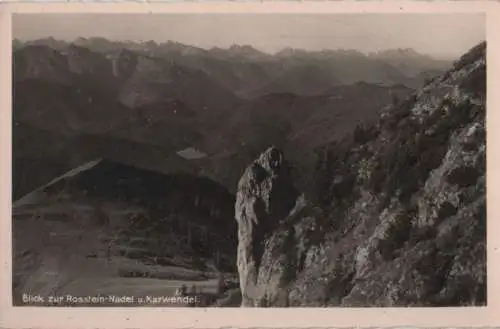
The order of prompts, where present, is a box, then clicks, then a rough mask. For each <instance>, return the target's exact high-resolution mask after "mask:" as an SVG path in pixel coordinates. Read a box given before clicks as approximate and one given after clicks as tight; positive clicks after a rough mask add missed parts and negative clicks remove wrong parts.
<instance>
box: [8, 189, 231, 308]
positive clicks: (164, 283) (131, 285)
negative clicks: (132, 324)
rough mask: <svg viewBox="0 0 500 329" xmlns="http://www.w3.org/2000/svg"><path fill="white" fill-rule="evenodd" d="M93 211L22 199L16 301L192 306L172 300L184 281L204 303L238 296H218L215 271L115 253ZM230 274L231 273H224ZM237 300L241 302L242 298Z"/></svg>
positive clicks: (17, 214)
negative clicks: (88, 300)
mask: <svg viewBox="0 0 500 329" xmlns="http://www.w3.org/2000/svg"><path fill="white" fill-rule="evenodd" d="M35 199H36V198H35ZM25 201H26V199H25ZM91 210H92V207H90V206H88V205H81V204H72V203H67V204H64V203H59V204H57V205H45V206H44V205H41V204H40V203H37V206H33V205H30V203H29V202H24V203H23V204H22V205H18V206H17V207H14V210H13V218H14V220H13V258H14V259H13V266H14V271H13V302H14V305H19V306H20V305H31V306H34V305H37V302H28V303H26V297H27V296H28V295H29V296H32V297H33V296H41V297H43V298H44V303H42V304H43V305H49V297H50V296H52V298H54V297H60V299H61V301H60V302H59V303H55V304H52V305H55V306H104V305H106V306H113V305H114V306H127V303H118V304H117V303H116V301H115V302H113V301H112V300H110V299H109V298H108V299H107V302H106V303H103V302H101V301H100V302H99V303H98V304H94V305H92V303H90V304H88V303H86V302H82V301H76V302H69V299H68V296H72V300H75V298H78V297H86V296H91V297H96V296H125V297H132V296H133V297H134V298H135V300H136V301H137V299H138V298H140V297H143V298H144V300H151V298H152V297H167V299H165V300H164V301H163V302H160V304H159V305H158V304H154V303H149V304H150V305H148V303H147V302H146V303H145V304H141V306H162V307H168V306H175V307H184V306H189V305H188V304H187V303H186V302H185V301H182V300H181V301H179V300H177V301H173V300H172V299H171V297H173V296H175V291H176V290H177V289H178V288H179V287H181V286H182V285H185V286H186V287H187V290H188V291H190V289H192V287H193V286H194V287H196V294H197V296H199V298H198V299H196V300H197V302H198V303H200V306H205V304H213V303H221V302H220V301H217V300H218V299H223V300H226V303H227V301H229V302H231V300H232V299H234V298H231V297H230V296H229V295H232V294H233V295H234V291H233V292H231V291H227V292H226V293H225V294H220V295H218V294H217V283H218V280H217V273H216V270H215V269H210V268H209V269H208V270H205V271H201V270H198V269H192V268H186V267H182V266H162V265H154V264H149V265H148V264H146V263H145V262H143V261H142V260H140V259H138V260H135V259H131V258H128V257H124V256H121V255H120V254H118V255H117V254H116V252H115V251H116V250H115V249H116V246H113V245H112V243H110V242H109V241H112V239H110V238H111V237H110V236H109V234H111V230H108V231H107V230H106V228H103V227H102V226H99V225H96V224H95V223H94V221H93V218H91V216H92V211H91ZM116 212H118V211H116ZM121 214H122V215H123V214H124V212H123V211H122V212H121ZM113 232H116V231H113ZM138 276H139V277H138ZM228 276H231V274H226V275H225V277H228ZM23 294H24V301H23ZM236 295H238V294H236ZM52 301H53V300H52ZM156 301H158V300H156ZM38 303H40V302H38ZM233 303H235V305H234V306H239V303H238V301H236V302H234V301H233ZM135 305H137V304H135ZM224 306H231V305H224Z"/></svg>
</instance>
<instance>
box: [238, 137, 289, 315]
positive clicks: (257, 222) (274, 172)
mask: <svg viewBox="0 0 500 329" xmlns="http://www.w3.org/2000/svg"><path fill="white" fill-rule="evenodd" d="M296 196H297V195H296V191H295V190H294V187H293V185H292V184H291V180H290V177H289V174H288V171H287V164H286V162H285V159H284V156H283V153H282V152H281V151H279V150H278V149H276V148H275V147H271V148H269V149H268V150H266V151H265V152H264V153H262V154H261V155H260V157H259V158H258V159H257V160H256V161H254V162H253V163H252V164H251V165H250V166H249V167H248V168H247V170H246V171H245V173H244V174H243V177H242V178H241V180H240V182H239V184H238V193H237V197H236V206H235V214H236V220H237V222H238V238H239V245H238V271H239V274H240V287H241V291H242V294H243V300H242V303H243V305H249V306H250V305H253V303H254V301H255V300H259V299H260V298H261V297H262V295H263V294H265V291H261V290H260V289H259V285H258V282H257V275H258V273H259V268H260V266H261V263H262V256H263V253H264V248H265V245H264V242H265V240H266V238H267V237H268V234H269V233H270V232H273V230H274V229H275V228H276V227H277V226H278V225H279V222H280V221H281V220H282V219H284V218H285V217H286V215H287V214H288V213H289V212H290V210H291V209H292V207H293V205H294V203H295V198H296Z"/></svg>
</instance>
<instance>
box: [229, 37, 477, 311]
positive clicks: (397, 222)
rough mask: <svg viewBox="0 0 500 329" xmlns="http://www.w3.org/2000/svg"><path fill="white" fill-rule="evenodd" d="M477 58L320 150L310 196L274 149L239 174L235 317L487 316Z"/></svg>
mask: <svg viewBox="0 0 500 329" xmlns="http://www.w3.org/2000/svg"><path fill="white" fill-rule="evenodd" d="M485 50H486V45H485V44H484V43H483V44H480V45H478V46H477V47H475V48H473V49H472V50H471V51H470V52H469V53H467V54H465V55H464V56H463V57H462V58H461V59H460V60H458V61H457V62H456V63H455V64H454V67H453V68H452V69H451V70H449V71H448V72H446V73H445V74H444V75H442V76H440V77H439V78H436V79H434V81H432V82H430V83H429V84H427V85H426V86H425V87H424V88H422V89H421V90H420V91H418V92H415V93H414V94H412V95H410V96H409V97H408V98H407V99H406V100H405V101H403V102H400V103H399V104H397V105H393V106H392V107H390V108H388V109H387V110H386V111H385V112H384V113H383V114H382V115H381V118H380V121H379V123H378V124H377V125H376V126H374V127H372V128H370V129H364V128H359V129H357V130H356V131H355V132H354V136H352V138H349V139H346V140H345V141H344V142H338V143H332V144H331V145H329V147H327V148H324V149H323V150H322V151H321V152H320V153H319V158H318V162H317V166H316V168H317V170H316V183H317V184H316V186H315V190H314V191H315V193H312V194H308V195H306V196H305V197H304V195H301V196H299V197H297V194H296V193H295V192H293V191H294V189H293V188H292V187H291V186H292V185H293V181H292V179H291V177H290V175H289V173H288V170H287V169H286V168H287V167H288V165H287V164H286V161H285V160H284V154H283V153H282V152H280V151H279V150H277V149H275V148H271V149H268V150H267V151H266V152H264V153H263V154H262V155H261V156H260V157H259V158H258V159H257V160H256V161H255V162H254V163H252V164H251V165H250V166H249V167H248V168H247V170H246V172H245V174H244V175H243V177H242V178H241V180H240V182H239V185H238V192H237V198H236V200H237V201H236V206H235V211H236V220H237V222H238V237H239V247H238V271H239V275H240V286H241V291H242V305H243V306H254V307H257V306H260V307H287V306H357V307H369V306H465V305H485V303H486V233H485V232H486V219H485V216H486V200H485V160H486V153H485V152H486V151H485V112H486V110H485V98H486V90H485V89H486V62H485ZM277 191H281V192H277Z"/></svg>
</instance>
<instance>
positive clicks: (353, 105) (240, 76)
mask: <svg viewBox="0 0 500 329" xmlns="http://www.w3.org/2000/svg"><path fill="white" fill-rule="evenodd" d="M480 49H481V48H480ZM475 52H477V50H475ZM475 52H474V51H472V54H473V55H471V56H472V59H467V56H466V57H464V58H465V59H464V58H462V59H461V60H459V61H457V62H455V63H452V62H449V61H442V60H438V59H433V58H431V57H429V56H426V55H422V54H419V53H417V52H415V51H413V50H411V49H396V50H387V51H382V52H379V53H372V54H363V53H361V52H358V51H354V50H324V51H305V50H300V49H291V48H287V49H284V50H282V51H280V52H278V53H276V54H266V53H263V52H261V51H259V50H257V49H255V48H254V47H252V46H248V45H232V46H231V47H229V48H228V49H222V48H212V49H202V48H199V47H194V46H189V45H184V44H181V43H178V42H172V41H169V42H165V43H156V42H153V41H149V42H143V43H139V42H128V41H127V42H125V41H123V42H122V41H120V42H118V41H110V40H106V39H104V38H78V39H77V40H75V41H74V42H66V41H61V40H56V39H54V38H51V37H49V38H46V39H40V40H35V41H29V42H21V41H20V40H14V41H13V200H14V215H13V217H14V223H15V225H14V236H15V237H14V246H15V247H14V249H15V252H14V254H15V264H14V267H15V273H17V274H16V276H15V280H14V281H15V286H16V288H15V289H14V290H15V291H21V290H22V289H25V288H27V287H38V286H39V284H40V280H45V279H44V275H43V273H45V272H44V271H49V272H50V271H55V270H54V268H55V269H57V271H58V273H60V274H59V276H58V277H55V278H53V279H51V280H52V281H50V280H49V281H50V282H51V284H52V285H53V286H50V287H52V288H50V287H48V288H44V289H45V290H43V289H42V290H43V291H42V292H44V293H49V292H50V291H51V289H52V290H54V289H60V288H61V287H62V286H66V288H67V289H70V290H68V291H72V290H71V289H74V291H81V289H82V287H81V286H78V285H77V284H76V283H75V282H76V281H74V278H75V275H77V276H78V273H73V270H71V268H70V267H69V265H68V266H66V265H61V264H62V263H61V262H63V260H64V259H67V257H69V256H68V255H67V252H71V253H72V255H73V256H74V258H75V259H77V258H78V259H80V260H79V261H77V263H75V264H76V265H75V264H73V263H72V264H73V265H75V266H77V267H78V268H80V271H84V267H85V266H92V267H95V269H96V270H95V273H96V275H97V278H95V279H94V277H93V276H91V277H92V279H89V280H90V281H89V282H87V283H86V285H87V286H85V287H87V288H88V289H90V290H92V289H94V290H95V291H100V290H101V289H105V290H106V289H111V290H113V289H139V287H143V286H142V285H143V283H142V282H144V281H140V282H139V281H137V282H136V281H133V282H132V281H126V282H125V281H124V282H123V283H122V281H120V280H122V279H123V277H124V275H122V274H123V273H125V272H126V273H128V271H131V272H133V273H135V272H137V271H139V272H141V273H143V274H144V273H147V276H148V278H150V279H151V280H153V277H154V278H155V279H159V277H161V276H162V275H166V276H167V277H168V278H170V279H169V280H174V281H175V280H177V279H178V280H181V281H186V282H190V283H192V282H194V283H193V284H198V283H196V282H198V281H200V282H205V283H206V284H208V286H207V287H206V288H207V289H208V290H210V289H212V288H213V286H211V284H212V283H210V284H209V283H207V282H209V281H210V280H212V279H213V278H214V276H215V275H216V273H221V272H227V273H228V274H227V275H228V276H232V275H235V273H236V271H237V267H238V266H239V265H238V266H237V263H238V261H237V257H239V256H238V255H237V254H236V250H237V244H238V243H241V235H240V236H238V234H237V230H238V228H237V226H238V225H240V228H239V229H240V230H241V225H243V224H242V221H241V220H239V221H238V222H235V220H234V217H235V209H236V216H237V218H240V217H241V213H240V214H239V213H238V211H239V208H238V207H236V208H235V204H236V205H238V204H241V202H243V203H244V204H247V203H251V201H250V200H247V199H241V198H242V189H241V188H242V187H241V186H242V184H243V183H242V180H245V179H243V178H242V176H243V177H246V176H245V175H246V174H245V173H247V172H248V171H249V169H248V166H249V164H251V163H254V162H255V161H257V160H255V159H261V158H262V157H263V159H264V160H262V161H264V162H265V161H267V160H265V159H267V155H266V154H268V153H266V152H264V153H262V152H263V151H264V150H266V149H268V148H269V147H270V146H273V148H272V150H279V152H278V153H279V154H284V155H286V161H287V163H290V168H289V169H290V170H289V172H288V173H287V176H286V178H285V180H286V181H288V183H287V184H289V185H290V186H288V185H286V184H285V185H286V186H288V187H285V188H283V189H282V190H280V191H282V192H280V193H281V194H283V196H282V197H278V201H276V202H277V204H278V206H279V207H280V208H283V211H284V212H283V213H282V212H279V214H273V216H277V217H283V218H285V217H287V214H286V212H289V211H291V207H292V208H293V204H295V203H296V197H297V196H296V195H288V194H287V193H284V192H283V191H286V190H287V189H290V191H292V190H296V191H300V193H302V194H303V196H304V198H305V199H306V200H307V202H306V204H307V209H309V208H314V209H316V208H315V207H314V206H313V204H316V205H318V206H319V207H320V208H322V209H323V210H322V211H326V212H328V211H329V210H331V209H332V208H329V207H333V208H334V209H335V206H336V205H338V204H334V205H332V203H335V202H337V201H338V202H341V203H342V206H338V207H337V208H338V209H337V210H338V211H347V208H345V207H347V206H346V204H347V203H348V202H350V201H353V200H355V196H354V194H353V195H351V196H349V197H345V198H344V199H345V200H340V199H342V198H343V197H340V195H343V194H344V192H342V191H347V190H349V191H351V187H352V184H357V183H354V182H355V181H356V179H354V178H353V176H352V175H350V174H346V172H348V171H349V170H350V169H349V168H351V167H352V168H351V169H352V170H358V171H359V170H361V171H362V169H360V168H361V167H360V168H358V165H359V166H361V165H360V163H361V162H363V161H362V160H363V157H365V158H366V159H365V160H366V161H365V162H367V163H368V162H369V163H371V162H374V163H375V162H376V163H378V164H379V165H381V166H383V164H382V163H384V162H383V161H385V160H384V159H385V158H386V156H385V155H383V154H382V153H380V152H388V154H389V153H391V152H393V151H394V149H395V148H396V146H395V145H394V146H393V148H390V147H389V146H384V145H385V144H384V143H386V140H391V138H393V137H394V136H393V135H392V133H393V132H392V130H391V129H394V126H395V127H397V126H398V125H399V124H400V123H399V121H400V118H399V117H398V115H400V114H399V112H398V111H397V110H398V109H407V108H415V110H414V111H417V110H416V109H417V108H424V109H425V108H426V104H431V105H432V104H434V103H432V102H434V100H433V99H434V98H436V97H441V96H442V95H441V94H442V93H451V92H452V91H453V86H454V85H456V84H458V83H460V84H467V83H468V84H469V86H466V87H464V88H468V89H467V90H469V89H471V88H472V90H476V89H477V90H476V91H477V92H476V93H478V94H479V96H477V95H476V94H474V97H472V96H471V97H472V99H473V101H475V102H476V101H478V99H479V100H480V99H482V98H481V97H483V96H482V94H481V93H482V92H483V91H482V90H483V89H484V88H483V89H481V88H482V87H481V85H480V82H481V81H482V80H481V79H482V77H481V75H480V74H479V73H477V70H476V69H472V68H471V67H472V66H473V65H476V64H477V63H479V64H480V62H481V60H480V59H477V58H476V57H477V54H475ZM471 63H472V64H471ZM479 64H477V65H479ZM460 65H463V66H464V67H465V69H463V68H461V67H460ZM478 67H479V69H478V70H481V68H480V65H479V66H478ZM461 69H462V70H461ZM457 72H458V73H457ZM460 74H463V75H465V76H466V78H463V79H458V80H457V79H455V80H454V79H452V78H450V77H453V76H455V75H460ZM477 74H479V76H477ZM469 78H470V79H469ZM473 79H476V80H474V81H475V82H473V83H472V82H470V81H472V80H473ZM457 81H458V82H457ZM460 86H462V85H460ZM483 87H484V86H483ZM474 88H476V89H474ZM426 90H427V91H428V90H431V91H432V90H433V91H436V92H435V93H433V92H430V93H428V94H430V95H431V96H426V95H427V94H426ZM467 95H468V94H467ZM457 97H458V96H457ZM432 106H433V105H432ZM476 119H477V118H476V117H474V120H476ZM401 120H402V119H401ZM478 120H479V119H478ZM404 122H405V125H406V124H408V125H409V127H410V126H411V125H412V123H408V122H406V121H404ZM389 127H390V128H389ZM405 127H406V126H405ZM411 127H412V126H411ZM429 127H430V126H429ZM457 127H458V126H457ZM457 127H455V126H453V127H449V129H448V130H446V133H449V134H451V133H453V132H454V131H455V130H457V129H458V128H457ZM460 127H462V126H460ZM407 128H408V127H407ZM441 128H442V127H441ZM441 128H439V129H441ZM405 129H406V128H405ZM429 129H431V128H429ZM432 129H434V128H432ZM436 129H437V128H436ZM443 129H445V128H443ZM381 131H383V132H386V133H384V134H381ZM408 131H410V129H409V128H408ZM389 132H391V133H389ZM381 136H385V137H384V138H385V139H384V138H382V137H381ZM405 136H406V135H405ZM440 136H441V135H440ZM406 137H408V136H406ZM406 137H405V138H406ZM441 137H442V136H441ZM441 137H440V138H441ZM443 138H444V137H443ZM403 139H404V138H403V137H398V138H396V140H397V141H399V142H401V141H402V140H403ZM366 143H368V144H369V145H370V147H367V146H363V145H365V144H366ZM391 145H392V144H391ZM412 145H413V144H412ZM419 145H420V144H419ZM415 147H417V146H415ZM418 147H420V146H418ZM418 147H417V149H418V150H417V151H415V152H424V150H423V149H421V148H418ZM358 148H359V150H358ZM363 148H366V150H364V151H363V150H361V149H363ZM391 150H392V151H391ZM440 150H441V149H440ZM358 151H359V152H358ZM441 151H442V150H441ZM273 152H274V151H273ZM273 152H271V153H273ZM350 152H351V153H350ZM352 152H354V153H352ZM436 152H438V151H436ZM393 153H394V152H393ZM438 153H439V152H438ZM273 154H274V153H273ZM332 154H333V155H332ZM370 154H371V155H372V156H373V157H374V158H373V159H372V158H370ZM384 154H385V153H384ZM391 154H392V153H391ZM440 154H441V153H440ZM332 156H333V157H332ZM391 157H392V155H390V154H389V155H387V158H391ZM391 159H392V158H391ZM259 161H260V160H258V161H257V163H258V164H259V165H262V161H260V162H259ZM387 161H388V160H387ZM394 161H396V160H394ZM408 161H410V160H408ZM412 161H413V160H412ZM436 161H437V160H436ZM341 163H344V164H345V166H344V165H341ZM363 163H364V162H363ZM433 163H434V162H433ZM264 166H267V165H264ZM429 166H430V164H429ZM322 168H323V169H322ZM325 168H326V169H325ZM353 168H355V169H353ZM377 168H378V167H377ZM325 170H326V171H325ZM380 170H382V169H379V171H380ZM398 170H399V169H398ZM401 170H403V169H401ZM325 172H326V173H325ZM252 175H253V174H252ZM252 175H250V177H251V179H250V178H249V179H250V182H247V183H248V184H249V185H251V186H252V188H254V187H255V186H258V185H259V184H260V183H258V182H257V183H254V182H253V179H254V177H253V176H252ZM256 175H257V176H258V174H256ZM325 175H327V176H325ZM416 176H418V175H416ZM318 177H319V178H318ZM384 177H385V176H384ZM353 179H354V181H353ZM422 179H424V178H422ZM322 182H323V183H322ZM247 183H245V184H247ZM279 184H281V183H279ZM370 184H371V183H370ZM373 184H375V183H373ZM387 184H389V183H387ZM243 185H244V184H243ZM375 185H376V184H375ZM389 185H390V184H389ZM389 185H387V186H385V185H384V188H386V190H384V191H385V192H383V193H388V192H387V191H389V190H390V187H389ZM292 186H293V188H292ZM325 186H326V187H325ZM193 191H196V193H195V192H193ZM261 191H265V189H262V190H261ZM358 192H359V191H358ZM263 193H264V192H263ZM297 193H298V192H297ZM345 193H347V192H345ZM349 193H350V192H349ZM352 193H354V192H352ZM356 193H357V192H356ZM360 193H361V192H360ZM373 193H375V192H373ZM390 193H392V192H390ZM390 193H389V194H390ZM292 194H293V193H292ZM270 195H271V194H270ZM356 195H357V194H356ZM246 196H247V195H246V194H245V197H246ZM259 197H260V196H259ZM238 198H240V199H238ZM238 200H239V201H238ZM279 200H281V201H283V202H284V204H282V203H280V202H281V201H279ZM339 200H340V201H339ZM360 200H361V199H360ZM377 200H378V199H377ZM381 200H382V199H381ZM381 200H379V201H380V202H382V201H381ZM365 201H366V200H365V199H363V200H361V201H359V202H365ZM238 202H240V203H238ZM273 202H274V201H273ZM346 202H347V203H346ZM377 202H378V201H377ZM290 205H292V206H290ZM405 207H406V204H405ZM240 210H241V209H240ZM308 211H309V210H308ZM315 211H316V210H315ZM334 215H336V216H340V215H339V213H338V212H332V214H331V215H330V216H329V217H328V218H330V219H331V218H332V216H334ZM373 215H374V216H378V215H379V214H378V213H375V212H373ZM238 216H240V217H238ZM313 217H314V216H313ZM36 218H44V219H45V220H43V221H36V220H35V219H36ZM18 219H19V220H18ZM255 220H256V221H257V222H258V221H259V220H260V218H257V219H255ZM181 222H182V224H179V223H181ZM75 223H78V225H77V226H78V227H76V226H75ZM339 223H340V224H339V225H337V226H335V229H339V227H340V228H341V229H342V230H344V229H345V230H349V229H348V228H347V227H348V225H347V224H345V223H344V222H343V221H342V222H339ZM344 224H345V225H346V226H345V227H344V226H343V225H344ZM370 225H371V224H370ZM373 225H375V226H376V225H378V224H376V223H375V224H373ZM168 228H172V230H173V231H172V230H170V231H169V229H168ZM30 232H31V233H30ZM36 232H38V233H39V234H41V235H43V236H44V238H43V239H42V240H43V241H45V242H47V241H52V240H51V239H52V236H53V235H54V236H57V237H54V239H55V240H54V241H57V242H53V244H52V242H50V243H49V242H47V247H46V246H44V245H43V244H41V243H42V242H39V243H38V242H36V243H35V242H34V241H32V240H33V239H34V235H33V234H37V233H36ZM89 232H90V233H89ZM169 232H170V233H169ZM337 233H338V232H337ZM88 234H93V235H94V236H98V237H99V238H98V239H94V240H92V241H93V242H92V243H90V242H89V243H87V245H86V246H85V247H78V248H80V249H81V250H80V249H78V248H76V247H74V248H73V247H71V246H70V241H72V239H73V240H74V239H81V241H87V240H86V239H89V237H88V236H87V235H88ZM242 234H243V233H242ZM266 234H267V233H266ZM266 234H264V235H266ZM339 234H340V233H339ZM45 235H46V236H45ZM167 236H168V237H167ZM66 237H68V239H69V240H65V239H66ZM148 237H150V238H148ZM47 239H48V240H47ZM35 240H36V239H35ZM162 240H165V241H162ZM174 240H179V241H177V242H174ZM209 240H212V241H213V245H210V243H209ZM79 241H80V240H79ZM169 241H170V242H169ZM37 243H38V244H37ZM61 245H64V246H66V247H65V248H67V249H68V250H67V251H64V250H59V249H60V248H59V249H57V248H58V247H57V246H61ZM50 246H51V247H50ZM63 249H64V248H63ZM77 249H78V250H77ZM261 251H262V250H261ZM263 252H264V251H263ZM73 256H72V257H73ZM350 256H351V255H350V254H349V257H350ZM79 257H80V258H79ZM266 257H268V256H266ZM152 259H154V261H153V260H152ZM158 259H160V260H158ZM49 260H50V261H49ZM44 261H45V262H46V263H47V264H46V266H44V267H43V268H42V269H40V270H37V266H41V265H40V264H42V263H43V262H44ZM131 261H133V262H139V263H140V264H139V265H137V264H136V263H134V264H136V265H133V264H132V263H130V262H131ZM103 262H104V263H106V262H111V263H112V265H109V266H108V265H106V264H107V263H106V264H104V263H103ZM84 264H87V265H84ZM51 266H52V267H51ZM137 266H139V268H140V270H138V269H137V268H138V267H137ZM144 266H146V269H145V268H144ZM130 268H132V270H130ZM349 270H350V269H349ZM165 271H167V272H168V273H175V274H165V273H164V272H165ZM239 271H240V280H239V281H240V284H241V285H242V286H241V287H240V289H236V288H235V289H234V290H232V292H231V293H228V295H227V296H225V297H224V298H226V299H227V300H226V299H225V300H226V301H225V302H222V303H223V304H224V303H226V304H227V305H229V304H230V305H233V306H234V304H235V303H236V304H238V303H239V302H241V300H243V302H244V303H245V304H246V305H254V304H255V305H256V304H259V303H261V302H260V301H256V299H255V300H254V299H253V298H254V297H251V298H250V297H248V298H247V297H246V296H245V295H244V294H243V297H242V296H241V293H240V291H243V290H245V283H242V280H241V278H242V277H241V273H242V272H241V271H243V270H242V268H241V267H240V268H239ZM42 272H43V273H42ZM84 272H85V271H84ZM85 273H86V272H85ZM116 273H118V276H119V277H120V278H122V279H120V280H118V281H116V284H117V285H118V286H119V287H118V286H117V287H115V286H114V284H115V283H113V286H110V287H108V286H103V284H104V283H103V282H104V281H105V282H108V281H106V280H115V279H111V278H112V277H114V276H115V275H116ZM120 273H121V274H120ZM266 275H267V274H266ZM273 275H274V274H273ZM349 275H350V274H349ZM125 276H127V275H125ZM176 278H177V279H176ZM85 280H87V279H85ZM103 280H104V281H103ZM127 280H128V279H127ZM207 280H208V281H207ZM113 282H115V281H113ZM210 282H211V281H210ZM290 282H291V281H290ZM124 287H128V288H124ZM135 287H137V288H135ZM155 287H156V286H155ZM33 289H34V288H33ZM37 289H38V288H37ZM47 289H48V290H47ZM79 289H80V290H79ZM140 289H142V288H140ZM161 289H167V288H161ZM161 289H160V290H158V293H160V292H161V291H163V290H161ZM169 289H170V288H169ZM266 289H267V288H266ZM111 290H110V291H111ZM106 291H107V290H106ZM120 291H121V292H123V291H122V290H120ZM129 292H130V291H129ZM130 293H132V292H130ZM169 293H173V292H172V291H170V290H169ZM238 296H239V297H238ZM273 298H274V297H273ZM279 298H281V297H279ZM235 300H236V302H235ZM266 303H267V302H266ZM269 303H270V305H271V304H273V303H274V304H275V305H278V304H280V303H281V302H269ZM294 303H295V302H294ZM298 303H299V304H307V303H305V302H304V303H300V302H298ZM328 303H330V302H328ZM259 305H260V304H259Z"/></svg>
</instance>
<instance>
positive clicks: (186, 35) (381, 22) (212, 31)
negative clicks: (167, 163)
mask: <svg viewBox="0 0 500 329" xmlns="http://www.w3.org/2000/svg"><path fill="white" fill-rule="evenodd" d="M49 36H53V37H54V38H56V39H64V40H73V39H75V38H77V37H79V36H82V37H91V36H101V37H105V38H108V39H113V40H143V41H147V40H155V41H157V42H164V41H167V40H172V41H177V42H181V43H186V44H190V45H195V46H199V47H203V48H210V47H213V46H218V47H223V48H225V47H228V46H230V45H231V44H233V43H236V44H241V45H242V44H250V45H252V46H254V47H256V48H257V49H260V50H263V51H266V52H276V51H279V50H281V49H283V48H285V47H292V48H303V49H308V50H319V49H337V48H344V49H357V50H360V51H363V52H369V51H376V50H381V49H388V48H414V49H415V50H417V51H419V52H422V53H427V54H431V55H440V56H441V55H444V56H458V55H460V54H462V53H463V52H465V51H467V50H468V49H469V48H470V47H472V46H474V45H475V44H476V43H478V42H479V41H482V40H484V39H485V38H486V28H485V16H484V14H324V15H321V14H307V15H304V14H301V15H297V14H127V15H124V14H22V15H15V16H14V17H13V37H14V38H19V39H21V40H26V39H37V38H44V37H49Z"/></svg>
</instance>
